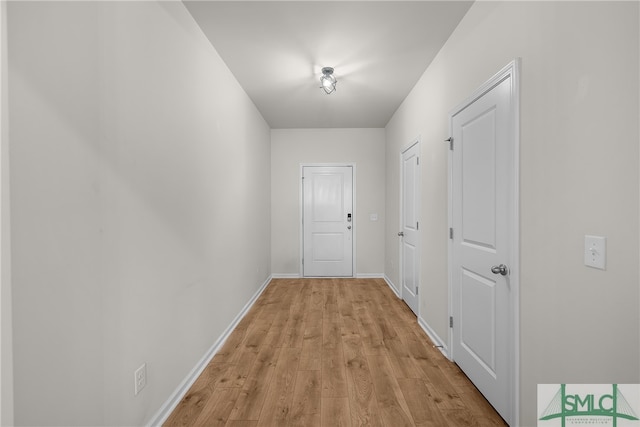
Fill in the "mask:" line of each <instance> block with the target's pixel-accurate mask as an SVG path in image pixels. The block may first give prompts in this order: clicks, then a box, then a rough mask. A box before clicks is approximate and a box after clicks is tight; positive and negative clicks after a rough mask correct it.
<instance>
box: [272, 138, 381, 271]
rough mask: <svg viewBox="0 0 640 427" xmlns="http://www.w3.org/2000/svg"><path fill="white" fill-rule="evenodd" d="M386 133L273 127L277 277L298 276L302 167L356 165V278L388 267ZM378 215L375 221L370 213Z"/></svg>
mask: <svg viewBox="0 0 640 427" xmlns="http://www.w3.org/2000/svg"><path fill="white" fill-rule="evenodd" d="M384 151H385V148H384V129H274V130H272V131H271V182H272V197H271V207H272V229H271V235H272V239H271V259H272V267H271V268H272V271H273V273H274V274H288V275H297V274H299V273H300V221H301V219H300V165H301V164H302V163H355V165H356V177H355V178H356V180H355V185H356V192H355V198H356V214H355V215H356V217H355V220H356V274H359V275H378V276H382V273H383V269H384V223H385V217H384V209H385V202H384V200H385V194H384V176H385V169H384V167H385V166H384ZM370 214H377V215H378V220H377V221H371V220H370V217H369V215H370Z"/></svg>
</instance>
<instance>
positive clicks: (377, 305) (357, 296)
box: [165, 279, 506, 427]
mask: <svg viewBox="0 0 640 427" xmlns="http://www.w3.org/2000/svg"><path fill="white" fill-rule="evenodd" d="M165 425H166V426H227V427H240V426H251V427H258V426H278V427H287V426H300V427H315V426H323V427H324V426H331V427H337V426H353V427H356V426H388V427H400V426H420V427H463V426H504V425H506V424H505V423H504V421H503V420H502V418H500V416H499V415H498V414H497V413H496V412H495V410H494V409H493V408H492V407H491V405H489V404H488V403H487V401H486V400H485V399H484V398H483V396H482V395H481V394H480V393H479V392H478V390H477V389H476V388H475V387H474V386H473V384H472V383H471V382H470V381H469V380H468V379H467V377H466V376H465V375H464V374H463V373H462V372H461V371H460V369H459V368H458V367H457V366H456V365H455V364H453V363H451V362H450V361H448V360H447V359H446V358H445V357H444V356H443V355H442V354H441V353H440V351H438V349H437V348H434V346H433V344H432V343H431V341H430V340H429V338H428V337H427V336H426V335H425V333H424V332H423V331H422V329H421V328H420V327H419V326H418V324H417V322H416V317H415V315H414V314H413V313H412V312H411V311H410V310H409V308H408V307H407V306H406V305H405V304H404V302H402V301H401V300H399V299H398V298H397V297H396V296H395V295H394V294H393V292H391V290H390V289H389V287H388V286H387V284H386V283H385V282H384V281H383V280H381V279H274V280H273V281H272V282H271V283H270V284H269V286H268V287H267V289H265V291H264V293H263V294H262V295H261V296H260V298H259V299H258V300H257V301H256V303H255V304H254V306H253V307H252V308H251V310H250V311H249V313H247V315H246V316H245V317H244V318H243V319H242V321H241V322H240V324H239V325H238V326H237V328H236V329H235V330H234V331H233V333H232V334H231V336H229V338H228V339H227V341H226V342H225V344H224V345H223V347H222V348H221V349H220V351H219V352H218V353H217V354H216V355H215V356H214V357H213V359H212V360H211V362H210V363H209V365H208V366H207V368H206V369H205V370H204V372H203V373H202V375H201V376H200V377H199V378H198V380H197V381H196V382H195V383H194V384H193V386H192V387H191V389H190V390H189V392H188V393H187V394H186V396H185V397H184V398H183V399H182V401H181V402H180V404H179V405H178V406H177V407H176V409H175V410H174V412H173V413H172V414H171V416H170V417H169V418H168V419H167V421H166V423H165Z"/></svg>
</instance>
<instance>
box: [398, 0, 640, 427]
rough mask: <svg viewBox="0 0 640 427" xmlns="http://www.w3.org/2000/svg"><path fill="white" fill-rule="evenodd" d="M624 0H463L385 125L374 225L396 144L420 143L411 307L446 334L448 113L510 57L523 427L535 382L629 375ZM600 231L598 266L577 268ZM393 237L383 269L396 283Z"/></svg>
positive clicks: (629, 80)
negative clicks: (418, 241)
mask: <svg viewBox="0 0 640 427" xmlns="http://www.w3.org/2000/svg"><path fill="white" fill-rule="evenodd" d="M638 16H639V14H638V3H637V2H620V3H615V2H584V3H582V2H504V3H502V2H476V3H475V4H474V5H473V6H472V7H471V9H470V11H469V12H468V14H467V15H466V16H465V18H464V19H463V20H462V22H461V23H460V25H459V26H458V28H457V29H456V31H455V32H454V33H453V34H452V36H451V38H450V39H449V40H448V42H447V43H446V44H445V46H444V47H443V49H442V50H441V51H440V53H439V54H438V56H437V58H436V59H435V60H434V61H433V63H432V64H431V65H430V66H429V68H428V69H427V71H426V72H425V74H424V75H423V76H422V78H421V80H420V81H419V82H418V84H417V85H416V86H415V88H414V89H413V91H412V92H411V94H410V95H409V96H408V97H407V99H406V100H405V101H404V103H403V104H402V106H401V107H400V108H399V109H398V111H397V112H396V114H395V115H394V117H393V118H392V120H391V121H390V122H389V124H388V126H387V128H386V131H387V158H386V161H387V185H386V188H387V207H386V212H387V235H390V234H391V233H392V232H393V231H395V228H394V226H395V224H397V223H398V221H397V218H398V190H397V189H398V177H399V171H398V165H397V161H396V159H397V155H398V154H397V153H398V152H399V150H400V147H401V146H403V145H405V144H407V143H408V142H409V141H410V140H411V139H412V138H414V137H415V136H416V135H418V134H420V135H422V141H423V151H422V152H423V159H424V160H425V161H424V163H423V164H424V167H423V169H422V172H423V175H422V177H423V200H422V216H423V217H422V220H421V224H426V226H425V227H424V228H423V229H422V230H423V233H422V238H423V246H422V247H423V248H424V250H423V256H422V277H421V283H422V286H423V290H424V291H423V292H422V293H421V301H420V303H421V314H422V316H423V317H424V319H425V320H426V322H427V323H428V324H429V325H430V326H431V327H432V328H433V329H434V330H435V331H436V333H437V334H438V335H439V336H440V338H442V339H443V340H444V341H445V342H446V340H447V337H448V331H447V315H448V314H447V306H448V303H447V301H448V300H447V286H448V285H447V259H446V253H447V146H446V144H444V143H443V140H444V139H445V138H447V137H448V136H449V135H448V113H449V112H450V111H451V109H452V108H454V107H455V106H456V105H457V104H458V103H459V102H461V101H462V100H464V99H465V98H466V97H467V96H468V95H469V94H471V92H473V90H475V89H476V88H477V87H478V86H480V85H481V84H482V83H483V82H484V81H486V80H487V79H488V78H490V77H491V76H492V75H493V74H494V73H495V72H497V71H498V70H499V69H500V68H502V67H503V66H504V65H506V64H507V63H509V62H510V61H511V60H513V59H514V58H516V57H521V58H522V81H521V162H520V179H521V185H520V192H521V201H520V209H521V224H520V226H521V248H520V249H521V303H520V309H521V318H520V322H521V328H520V339H521V347H520V354H521V358H520V363H521V377H520V384H521V386H520V391H521V399H520V403H521V417H520V421H521V424H522V425H526V426H530V425H535V424H536V406H535V402H536V384H538V383H638V382H640V366H639V363H638V360H640V330H639V329H640V317H639V312H640V310H639V306H638V301H639V298H640V295H639V286H638V283H639V275H638V257H639V249H638V246H639V241H638V231H639V230H638V229H639V221H638V218H639V210H638V203H639V199H638V194H639V187H638V184H639V182H640V181H639V176H638V170H639V162H638V159H639V152H638V151H639V150H638V148H639V142H638V141H639V138H640V136H639V126H638V125H639V114H640V108H639V87H638V75H639V71H640V70H639V67H638V63H639V46H638V42H639V28H638V27H639V24H638V23H639V20H638ZM585 234H596V235H602V236H606V237H607V252H608V253H607V270H606V271H600V270H595V269H591V268H587V267H585V266H584V265H582V260H583V242H584V235H585ZM397 253H398V250H397V243H396V242H395V241H393V240H387V245H386V256H387V264H386V271H387V274H388V275H389V277H390V278H392V280H393V279H395V280H397V271H396V269H392V268H391V263H392V262H393V263H394V265H397Z"/></svg>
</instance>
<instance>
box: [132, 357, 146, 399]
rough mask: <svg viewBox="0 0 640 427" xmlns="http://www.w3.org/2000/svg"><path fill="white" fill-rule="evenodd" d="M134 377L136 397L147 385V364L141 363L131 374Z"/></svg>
mask: <svg viewBox="0 0 640 427" xmlns="http://www.w3.org/2000/svg"><path fill="white" fill-rule="evenodd" d="M133 376H134V388H133V391H134V396H136V395H137V394H138V393H140V391H141V390H142V389H143V388H144V386H146V385H147V364H146V363H143V364H142V366H140V367H139V368H138V369H136V371H135V372H134V373H133Z"/></svg>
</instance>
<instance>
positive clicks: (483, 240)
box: [451, 73, 515, 422]
mask: <svg viewBox="0 0 640 427" xmlns="http://www.w3.org/2000/svg"><path fill="white" fill-rule="evenodd" d="M512 79H513V76H512V74H510V73H507V75H506V77H505V76H503V77H502V78H498V77H496V81H495V82H494V83H493V84H491V85H489V86H488V90H487V91H486V92H484V93H482V94H481V95H480V96H479V97H477V98H475V99H474V100H473V101H471V102H470V103H468V104H467V105H464V106H463V107H462V108H461V109H460V110H458V111H457V112H456V113H454V114H453V115H452V117H451V126H452V137H453V151H452V162H451V167H452V171H451V179H452V183H451V184H452V200H451V203H452V205H451V207H452V216H451V220H452V225H453V240H452V260H451V261H452V262H451V269H452V271H451V279H452V287H451V290H452V305H451V309H452V315H453V341H452V357H453V360H454V361H455V362H456V363H457V364H458V365H459V366H460V368H462V370H463V371H464V372H465V374H466V375H467V376H468V377H469V378H470V379H471V381H472V382H473V383H474V384H475V385H476V387H478V389H479V390H480V391H481V392H482V394H484V396H485V397H486V398H487V400H488V401H489V402H490V403H491V404H492V405H493V406H494V408H495V409H496V410H497V411H498V413H500V415H501V416H502V417H503V418H504V419H505V420H506V421H507V422H510V421H511V410H512V401H511V399H512V396H513V392H512V387H511V384H512V383H511V381H512V379H511V375H510V366H511V364H512V361H511V360H510V358H511V357H513V352H512V350H511V349H512V347H511V346H512V344H511V339H510V336H511V335H510V331H511V326H512V325H511V322H512V317H511V316H510V310H511V306H510V304H511V295H510V292H511V283H510V276H509V267H508V266H509V265H511V262H512V260H511V259H510V258H511V256H512V253H513V252H512V248H511V247H510V244H511V241H512V236H510V233H512V230H513V228H512V227H514V221H515V219H514V217H513V215H515V214H513V212H514V211H513V209H512V201H511V199H512V194H513V192H512V183H513V182H514V180H515V176H514V174H515V172H514V171H515V167H514V165H513V163H514V162H513V159H514V155H513V152H514V151H513V150H514V147H515V137H514V135H515V133H514V132H513V129H514V120H515V114H514V98H513V90H514V89H513V85H512Z"/></svg>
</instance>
